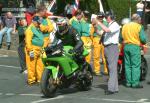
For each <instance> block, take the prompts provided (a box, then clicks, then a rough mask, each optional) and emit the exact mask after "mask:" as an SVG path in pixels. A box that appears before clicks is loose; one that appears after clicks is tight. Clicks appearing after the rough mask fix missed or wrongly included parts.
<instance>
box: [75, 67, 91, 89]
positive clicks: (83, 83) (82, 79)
mask: <svg viewBox="0 0 150 103" xmlns="http://www.w3.org/2000/svg"><path fill="white" fill-rule="evenodd" d="M92 82H93V72H92V68H91V66H90V65H89V64H88V65H86V66H85V67H84V68H83V71H82V72H81V74H80V75H79V77H78V82H77V88H78V89H79V90H81V91H88V90H90V89H91V86H92Z"/></svg>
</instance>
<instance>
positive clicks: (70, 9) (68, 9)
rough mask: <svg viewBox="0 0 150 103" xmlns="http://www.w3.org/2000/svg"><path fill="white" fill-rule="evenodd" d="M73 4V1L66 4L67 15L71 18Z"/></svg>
mask: <svg viewBox="0 0 150 103" xmlns="http://www.w3.org/2000/svg"><path fill="white" fill-rule="evenodd" d="M73 9H74V8H73V5H71V3H68V4H67V5H66V6H65V10H64V11H65V15H66V16H67V17H68V19H71V18H72V11H73Z"/></svg>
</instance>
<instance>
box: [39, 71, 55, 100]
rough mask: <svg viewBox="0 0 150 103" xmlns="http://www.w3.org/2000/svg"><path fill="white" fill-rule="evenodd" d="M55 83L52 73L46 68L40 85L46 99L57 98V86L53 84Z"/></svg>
mask: <svg viewBox="0 0 150 103" xmlns="http://www.w3.org/2000/svg"><path fill="white" fill-rule="evenodd" d="M53 81H54V80H53V78H52V73H51V71H50V70H48V69H46V68H45V69H44V71H43V74H42V78H41V83H40V86H41V90H42V93H43V94H44V96H45V97H50V98H52V97H54V96H55V93H56V90H57V86H56V85H55V84H53Z"/></svg>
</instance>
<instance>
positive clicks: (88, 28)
mask: <svg viewBox="0 0 150 103" xmlns="http://www.w3.org/2000/svg"><path fill="white" fill-rule="evenodd" d="M93 33H94V27H93V25H92V24H90V23H88V22H86V21H85V20H82V21H81V36H85V37H89V36H91V35H93Z"/></svg>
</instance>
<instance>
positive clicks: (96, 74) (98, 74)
mask: <svg viewBox="0 0 150 103" xmlns="http://www.w3.org/2000/svg"><path fill="white" fill-rule="evenodd" d="M93 75H94V76H102V74H101V73H95V72H94V73H93Z"/></svg>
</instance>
